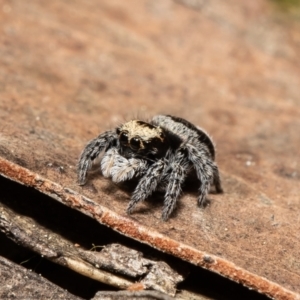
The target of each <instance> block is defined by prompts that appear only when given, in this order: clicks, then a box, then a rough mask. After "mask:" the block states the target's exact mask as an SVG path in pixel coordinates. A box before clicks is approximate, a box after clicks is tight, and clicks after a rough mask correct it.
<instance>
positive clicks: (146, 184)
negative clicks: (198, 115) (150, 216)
mask: <svg viewBox="0 0 300 300" xmlns="http://www.w3.org/2000/svg"><path fill="white" fill-rule="evenodd" d="M165 167H166V162H165V160H163V159H161V160H158V161H157V162H155V163H154V164H153V165H151V166H150V167H149V168H148V170H147V172H146V173H145V175H144V176H143V177H142V178H141V180H140V181H139V183H138V185H137V187H136V188H135V190H134V192H133V194H132V197H131V201H130V202H129V205H128V207H127V213H128V214H131V213H132V211H133V209H134V207H135V206H136V204H137V203H138V202H140V201H143V200H145V199H146V198H147V197H149V196H150V195H151V194H152V193H153V192H154V191H155V190H156V188H157V185H158V183H159V181H160V178H161V176H162V174H163V172H164V170H165Z"/></svg>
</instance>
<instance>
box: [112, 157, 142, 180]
mask: <svg viewBox="0 0 300 300" xmlns="http://www.w3.org/2000/svg"><path fill="white" fill-rule="evenodd" d="M147 168H148V163H147V161H146V160H142V159H136V158H130V159H126V158H125V157H123V156H121V155H120V154H117V155H116V156H115V158H114V165H113V167H112V168H111V170H110V174H111V176H112V181H114V182H116V183H118V182H122V181H126V180H129V179H132V178H133V177H134V176H140V175H143V174H144V173H145V172H146V170H147Z"/></svg>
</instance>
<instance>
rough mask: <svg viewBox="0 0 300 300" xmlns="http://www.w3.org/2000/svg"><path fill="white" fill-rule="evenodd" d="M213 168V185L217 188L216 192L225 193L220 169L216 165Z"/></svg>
mask: <svg viewBox="0 0 300 300" xmlns="http://www.w3.org/2000/svg"><path fill="white" fill-rule="evenodd" d="M213 168H214V181H213V183H214V185H215V187H216V192H217V193H223V188H222V184H221V178H220V173H219V169H218V167H217V165H216V164H214V167H213Z"/></svg>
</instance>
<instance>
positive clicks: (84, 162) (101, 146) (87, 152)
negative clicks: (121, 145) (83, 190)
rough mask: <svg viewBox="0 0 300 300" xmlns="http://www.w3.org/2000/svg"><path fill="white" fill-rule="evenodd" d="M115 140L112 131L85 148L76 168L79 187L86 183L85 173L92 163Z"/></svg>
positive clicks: (103, 134) (115, 136) (115, 137)
mask: <svg viewBox="0 0 300 300" xmlns="http://www.w3.org/2000/svg"><path fill="white" fill-rule="evenodd" d="M116 139H117V135H116V133H115V132H114V131H106V132H104V133H102V134H100V135H99V136H98V137H97V138H95V139H93V140H91V141H90V142H89V143H88V144H87V145H86V146H85V148H84V150H83V151H82V153H81V155H80V158H79V162H78V166H77V174H78V184H79V185H84V184H85V183H86V177H87V172H88V170H89V169H90V168H91V167H92V164H93V161H94V160H95V159H96V158H97V157H98V156H99V154H100V153H101V152H102V151H103V150H106V149H107V148H109V147H110V146H111V145H112V144H113V142H114V141H115V140H116Z"/></svg>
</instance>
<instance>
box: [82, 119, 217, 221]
mask: <svg viewBox="0 0 300 300" xmlns="http://www.w3.org/2000/svg"><path fill="white" fill-rule="evenodd" d="M101 153H103V155H102V157H101V171H102V174H103V175H104V176H105V177H110V178H111V179H112V180H113V181H114V182H123V181H127V180H130V179H132V178H138V179H139V182H138V184H137V186H136V188H135V190H134V192H133V194H132V198H131V201H130V202H129V205H128V208H127V212H128V213H131V212H132V210H133V208H134V207H135V205H136V204H137V203H138V202H139V201H142V200H145V199H146V198H148V197H149V196H150V195H151V194H152V193H153V192H154V191H155V190H157V189H160V190H161V189H163V190H165V200H164V209H163V214H162V218H163V220H167V219H168V218H169V216H170V214H171V213H172V211H173V210H174V208H175V205H176V202H177V200H178V198H179V195H180V193H181V188H182V185H183V182H184V180H185V179H186V177H187V176H188V175H189V173H190V171H191V170H193V169H194V170H195V172H196V174H197V177H198V179H199V181H200V190H199V192H200V193H199V199H198V202H199V204H200V205H201V204H202V203H203V201H204V199H205V197H206V195H207V194H208V191H209V188H210V185H211V184H214V185H215V187H216V191H217V192H218V193H221V192H222V187H221V180H220V176H219V170H218V167H217V165H216V163H215V162H214V159H215V149H214V145H213V143H212V141H211V139H210V138H209V136H208V135H207V134H206V133H205V132H204V131H203V130H201V129H198V128H197V127H195V126H194V125H193V124H191V123H189V122H188V121H186V120H184V119H181V118H178V117H173V116H166V115H158V116H155V117H154V118H153V119H152V120H151V121H150V122H149V123H147V122H143V121H139V120H132V121H129V122H127V123H125V124H123V125H121V126H119V127H117V128H116V129H115V130H112V131H106V132H104V133H102V134H100V135H99V136H98V137H97V138H95V139H93V140H92V141H90V142H89V143H88V144H87V145H86V147H85V148H84V150H83V152H82V154H81V157H80V160H79V164H78V182H79V184H80V185H83V184H84V183H85V182H86V177H87V172H88V170H89V169H90V168H91V166H92V164H93V161H94V160H95V159H96V158H97V157H99V155H100V154H101Z"/></svg>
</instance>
